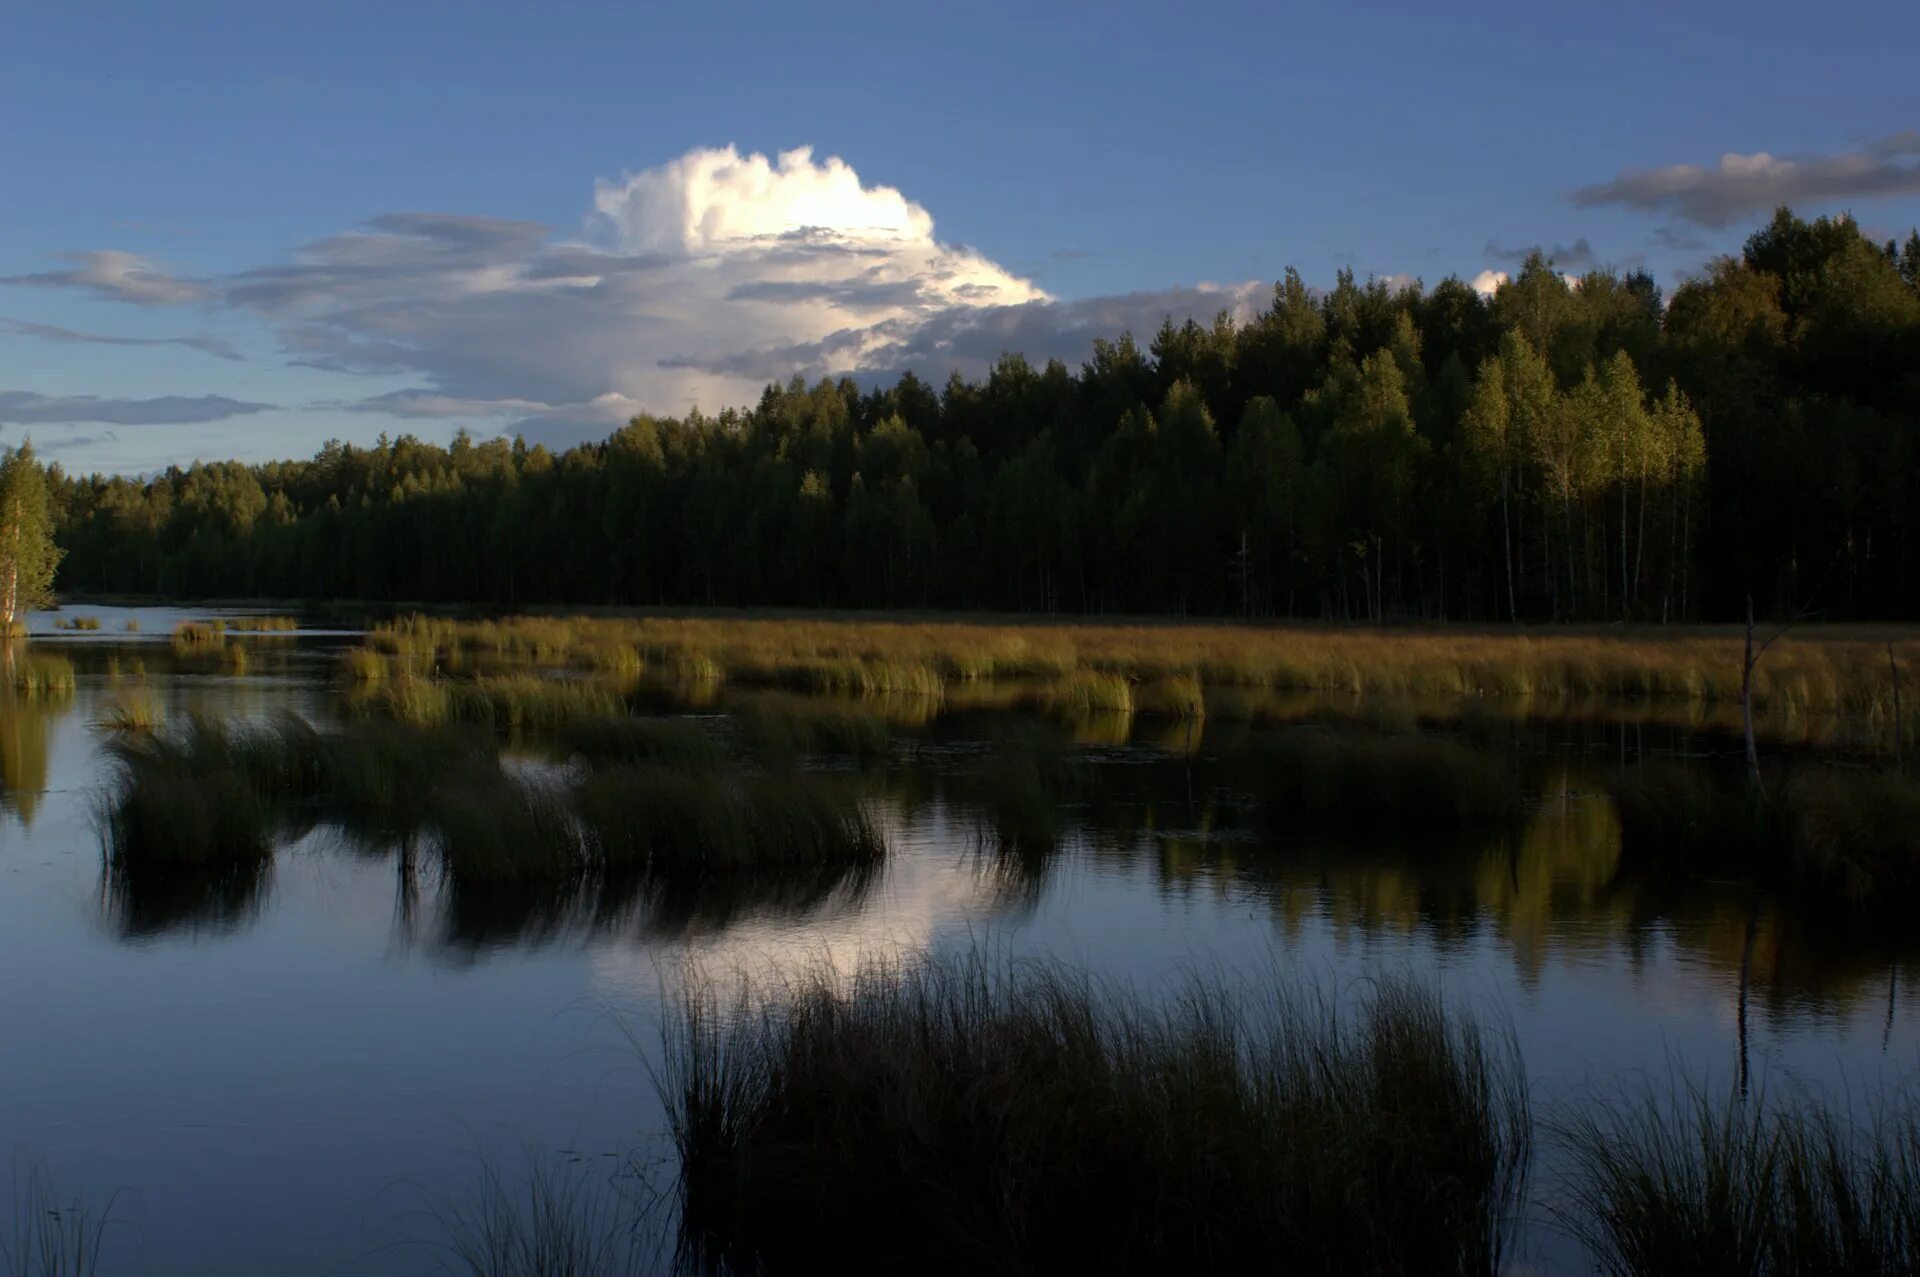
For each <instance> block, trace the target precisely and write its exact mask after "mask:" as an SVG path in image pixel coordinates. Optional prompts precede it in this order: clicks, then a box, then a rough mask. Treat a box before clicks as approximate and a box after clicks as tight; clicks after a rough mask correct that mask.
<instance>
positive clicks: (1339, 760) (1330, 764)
mask: <svg viewBox="0 0 1920 1277" xmlns="http://www.w3.org/2000/svg"><path fill="white" fill-rule="evenodd" d="M1249 765H1250V766H1251V767H1253V768H1255V769H1256V770H1255V771H1254V772H1253V773H1252V779H1251V781H1250V784H1251V786H1252V788H1253V789H1254V791H1255V792H1256V793H1257V794H1259V795H1260V797H1261V798H1262V799H1263V800H1264V802H1265V804H1266V807H1267V811H1268V816H1269V819H1270V820H1271V821H1273V822H1275V823H1277V824H1279V825H1282V826H1286V825H1293V824H1309V825H1321V824H1336V825H1341V826H1346V827H1357V828H1365V829H1376V830H1377V829H1392V828H1410V829H1421V828H1432V827H1434V826H1455V827H1458V826H1462V825H1470V824H1486V823H1494V822H1499V821H1505V820H1512V819H1514V818H1516V817H1517V816H1518V815H1519V813H1520V799H1521V794H1520V789H1519V785H1518V778H1517V777H1516V776H1515V775H1514V773H1513V770H1512V767H1511V764H1510V762H1509V760H1508V759H1507V758H1506V756H1505V755H1504V754H1502V753H1500V752H1497V751H1493V750H1485V749H1475V748H1473V747H1472V746H1470V745H1466V744H1462V743H1461V742H1459V741H1456V740H1453V739H1450V738H1447V737H1440V736H1426V735H1418V734H1413V735H1398V734H1396V735H1375V734H1370V733H1366V732H1358V731H1350V730H1344V729H1323V728H1315V727H1298V728H1286V729H1283V730H1281V731H1278V732H1275V733H1273V734H1272V735H1271V736H1269V737H1267V738H1266V739H1264V740H1261V741H1260V742H1258V743H1257V744H1256V746H1255V747H1254V749H1253V750H1252V751H1251V754H1250V764H1249Z"/></svg>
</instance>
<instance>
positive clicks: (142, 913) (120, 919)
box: [100, 860, 273, 941]
mask: <svg viewBox="0 0 1920 1277" xmlns="http://www.w3.org/2000/svg"><path fill="white" fill-rule="evenodd" d="M272 878H273V862H272V861H270V860H263V861H257V862H253V863H250V864H244V865H235V866H231V867H227V868H223V869H219V870H207V871H195V870H186V869H170V870H168V871H167V872H164V873H155V872H152V871H133V872H130V871H128V870H127V869H124V868H118V869H108V868H103V869H102V870H101V874H100V882H101V910H102V913H103V914H104V916H105V917H106V919H107V921H108V923H109V924H110V925H111V926H112V928H113V930H114V933H115V934H116V935H118V936H119V937H120V938H121V939H123V940H131V941H141V940H149V939H152V938H154V937H156V936H162V935H168V934H186V935H222V934H228V933H231V932H234V931H237V930H239V929H240V928H242V927H244V926H246V925H247V924H248V923H250V922H252V921H253V919H254V917H255V916H256V915H257V914H258V913H259V911H260V907H261V902H262V900H263V899H264V898H265V895H266V892H267V887H268V884H269V883H270V882H271V881H272Z"/></svg>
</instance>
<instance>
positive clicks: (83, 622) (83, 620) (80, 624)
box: [73, 616, 100, 630]
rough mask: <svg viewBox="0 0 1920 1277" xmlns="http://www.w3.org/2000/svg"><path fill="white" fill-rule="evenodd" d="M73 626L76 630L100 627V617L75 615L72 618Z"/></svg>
mask: <svg viewBox="0 0 1920 1277" xmlns="http://www.w3.org/2000/svg"><path fill="white" fill-rule="evenodd" d="M73 628H74V629H76V630H97V629H99V628H100V618H99V617H97V616H76V617H74V618H73Z"/></svg>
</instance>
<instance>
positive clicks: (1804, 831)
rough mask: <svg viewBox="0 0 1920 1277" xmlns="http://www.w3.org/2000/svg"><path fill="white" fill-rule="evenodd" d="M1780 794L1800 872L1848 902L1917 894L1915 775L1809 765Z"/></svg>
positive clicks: (1919, 809)
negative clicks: (1810, 766)
mask: <svg viewBox="0 0 1920 1277" xmlns="http://www.w3.org/2000/svg"><path fill="white" fill-rule="evenodd" d="M1783 788H1784V792H1783V793H1782V795H1781V797H1780V802H1781V805H1782V806H1783V807H1784V808H1785V813H1784V814H1785V819H1786V820H1787V821H1788V822H1789V829H1790V834H1789V836H1790V839H1791V842H1792V846H1793V855H1794V868H1795V870H1796V871H1797V873H1798V876H1799V877H1800V878H1801V879H1802V880H1803V881H1807V882H1811V883H1813V884H1815V885H1817V886H1819V887H1820V888H1821V889H1822V890H1823V891H1825V892H1826V893H1827V894H1830V895H1834V896H1837V897H1838V898H1840V899H1842V900H1845V901H1847V902H1849V903H1851V904H1854V905H1860V904H1865V903H1868V902H1871V901H1874V900H1876V899H1884V900H1886V901H1887V902H1888V903H1893V902H1905V901H1911V900H1913V899H1914V898H1915V897H1916V896H1920V779H1915V778H1912V777H1909V776H1905V775H1902V774H1900V773H1898V772H1895V771H1890V770H1888V771H1877V770H1864V769H1849V768H1840V767H1815V768H1808V769H1806V770H1805V771H1803V772H1800V773H1797V774H1794V775H1791V776H1790V777H1789V778H1788V780H1787V782H1786V784H1785V786H1784V787H1783Z"/></svg>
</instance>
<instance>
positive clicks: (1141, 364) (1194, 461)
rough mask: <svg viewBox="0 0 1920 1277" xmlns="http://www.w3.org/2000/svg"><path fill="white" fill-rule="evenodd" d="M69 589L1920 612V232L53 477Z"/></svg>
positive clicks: (1291, 612) (1274, 306) (1314, 304)
mask: <svg viewBox="0 0 1920 1277" xmlns="http://www.w3.org/2000/svg"><path fill="white" fill-rule="evenodd" d="M52 484H53V497H54V506H55V524H56V526H55V534H56V539H57V541H58V543H59V545H60V547H61V548H62V549H63V550H64V552H65V558H64V560H63V561H62V562H61V564H60V569H59V580H58V585H59V588H60V589H61V590H63V591H67V592H96V593H99V592H109V593H124V594H149V595H151V594H157V595H166V596H172V597H177V598H191V597H200V598H210V597H218V598H243V597H261V598H282V599H286V598H312V599H320V598H338V599H357V600H368V601H381V600H388V601H396V602H398V601H409V602H412V601H420V602H431V601H443V602H461V603H473V604H485V605H493V606H505V607H515V606H533V605H542V604H570V605H603V604H613V605H634V606H643V605H658V604H699V605H791V606H851V607H861V608H938V609H991V610H1003V611H1026V610H1044V611H1062V612H1086V613H1165V614H1207V615H1223V616H1252V617H1284V616H1294V617H1309V618H1321V617H1324V618H1340V619H1371V620H1392V619H1396V618H1432V619H1450V620H1478V621H1508V620H1523V621H1524V620H1588V621H1612V620H1621V619H1626V620H1633V621H1642V622H1660V621H1680V620H1715V619H1728V618H1731V617H1733V616H1735V615H1737V614H1739V613H1740V612H1741V611H1742V610H1743V608H1744V600H1745V598H1746V596H1748V595H1749V594H1751V595H1752V596H1753V598H1754V599H1755V602H1756V605H1757V607H1758V608H1759V609H1760V610H1761V611H1762V612H1772V613H1775V614H1788V613H1792V614H1798V613H1801V612H1804V611H1808V610H1815V611H1818V612H1819V613H1821V614H1822V615H1825V616H1828V617H1830V618H1841V617H1875V618H1893V617H1911V616H1915V615H1920V233H1917V234H1915V235H1913V236H1912V237H1910V238H1909V239H1907V240H1906V242H1905V243H1904V245H1901V244H1898V243H1887V244H1880V243H1876V242H1873V241H1871V240H1869V239H1868V238H1867V237H1866V236H1865V235H1863V233H1862V232H1861V231H1860V229H1859V228H1858V226H1857V224H1856V223H1854V222H1853V221H1852V220H1850V219H1847V218H1844V217H1843V218H1835V219H1825V218H1823V219H1821V220H1818V221H1814V222H1811V223H1809V222H1806V221H1803V220H1800V219H1798V218H1796V217H1794V216H1793V215H1792V214H1791V213H1789V212H1788V211H1786V210H1784V209H1783V210H1781V211H1780V212H1779V213H1778V214H1777V215H1776V216H1775V218H1774V219H1773V221H1772V222H1771V223H1770V224H1768V225H1767V226H1765V227H1764V228H1763V229H1761V230H1759V231H1758V232H1757V233H1755V234H1754V235H1753V236H1752V237H1751V238H1750V239H1749V240H1748V241H1747V242H1746V245H1745V247H1744V250H1743V251H1742V253H1741V254H1740V255H1739V256H1737V257H1731V258H1724V259H1720V260H1717V261H1715V262H1713V263H1712V264H1711V265H1710V266H1709V267H1708V268H1707V269H1706V270H1705V271H1704V272H1703V274H1702V275H1701V276H1700V277H1698V278H1696V279H1692V280H1689V281H1687V282H1685V283H1683V284H1681V285H1680V286H1679V287H1678V288H1676V289H1675V290H1674V291H1673V293H1672V295H1671V296H1670V297H1667V296H1663V294H1662V291H1661V289H1660V288H1659V287H1657V286H1656V284H1655V283H1654V281H1653V280H1652V279H1651V278H1650V277H1649V276H1647V275H1645V274H1642V273H1632V274H1625V275H1621V274H1615V273H1608V272H1597V273H1593V274H1589V275H1586V276H1585V277H1584V278H1582V279H1581V280H1580V281H1579V282H1578V283H1577V285H1576V284H1570V283H1569V282H1568V281H1567V280H1566V279H1565V278H1563V277H1562V276H1561V275H1560V274H1559V273H1557V272H1556V271H1555V270H1554V268H1553V267H1552V265H1551V263H1549V262H1547V261H1545V260H1543V259H1542V258H1540V257H1538V256H1536V257H1534V258H1532V259H1530V260H1529V261H1528V263H1527V265H1526V266H1525V268H1524V269H1523V270H1522V271H1521V272H1520V273H1519V275H1518V276H1517V277H1516V278H1515V279H1514V280H1512V281H1511V282H1510V283H1508V284H1506V285H1505V286H1503V287H1502V288H1501V289H1500V290H1499V291H1498V293H1497V294H1495V295H1494V296H1492V297H1491V298H1483V297H1482V296H1480V295H1479V294H1478V293H1476V292H1475V291H1474V290H1473V289H1472V288H1470V287H1468V286H1467V285H1465V284H1464V283H1462V282H1461V281H1459V280H1458V279H1451V278H1450V279H1448V280H1446V281H1444V282H1442V283H1440V284H1439V285H1438V286H1436V287H1434V288H1433V289H1431V290H1430V291H1429V290H1424V289H1422V288H1420V287H1417V286H1416V287H1409V288H1403V289H1399V290H1394V289H1390V288H1389V287H1387V286H1386V285H1384V284H1382V283H1380V282H1378V281H1374V282H1366V283H1362V282H1359V281H1357V280H1355V279H1354V277H1353V276H1352V275H1351V273H1343V274H1342V275H1341V276H1340V278H1339V281H1338V284H1337V286H1336V287H1334V288H1333V289H1331V290H1330V291H1326V292H1316V291H1314V290H1310V289H1309V288H1308V287H1306V285H1305V284H1303V282H1302V281H1301V279H1300V277H1299V276H1298V275H1297V274H1296V273H1294V272H1291V271H1290V272H1288V274H1287V276H1286V278H1285V279H1284V280H1283V281H1282V282H1280V283H1279V284H1278V285H1277V286H1276V287H1275V289H1274V293H1273V299H1272V303H1271V305H1270V306H1269V307H1268V308H1267V309H1265V310H1264V311H1263V312H1261V313H1260V314H1259V315H1257V316H1256V317H1255V318H1254V319H1253V320H1252V321H1251V322H1248V323H1245V324H1235V323H1234V322H1232V321H1231V320H1230V319H1229V318H1227V317H1225V316H1222V317H1221V318H1220V319H1219V320H1217V321H1216V322H1214V323H1213V324H1212V325H1211V326H1207V325H1202V324H1198V323H1194V322H1191V321H1189V322H1187V323H1185V324H1184V325H1180V326H1175V325H1173V324H1172V323H1168V324H1167V325H1165V326H1164V327H1162V328H1161V330H1160V331H1159V332H1158V333H1157V334H1155V335H1154V336H1153V337H1152V338H1151V340H1150V342H1148V344H1147V345H1146V346H1145V347H1144V348H1143V347H1142V346H1141V345H1140V344H1139V343H1137V342H1136V341H1135V340H1134V339H1133V338H1132V337H1131V336H1129V335H1124V334H1116V335H1115V338H1114V339H1113V340H1111V341H1101V342H1098V343H1096V344H1095V346H1094V349H1093V350H1092V351H1091V352H1090V357H1089V358H1088V359H1087V361H1086V362H1085V363H1084V364H1083V365H1082V366H1081V367H1080V368H1079V369H1078V370H1077V371H1076V370H1074V369H1070V368H1068V367H1066V366H1064V365H1062V364H1061V363H1059V362H1052V363H1049V364H1048V365H1046V366H1045V367H1041V368H1036V367H1034V366H1032V365H1031V364H1030V363H1029V362H1028V361H1027V360H1026V359H1024V358H1022V357H1021V356H1019V355H1017V354H1009V355H1006V356H1005V357H1003V358H1002V359H1001V360H1000V361H999V362H998V363H997V364H996V365H995V366H994V367H993V369H992V370H991V372H990V373H989V374H988V375H987V377H986V378H985V379H984V380H983V381H968V380H964V379H962V378H960V377H958V376H957V375H956V376H955V377H953V378H952V379H950V380H948V381H947V383H946V384H945V385H944V386H935V385H931V384H929V383H928V382H926V381H923V380H921V379H919V378H917V377H915V376H913V375H912V374H911V373H908V374H906V375H903V376H902V377H901V378H900V379H899V380H898V381H897V382H895V383H894V384H892V385H890V386H885V387H882V388H874V389H863V388H862V387H861V386H859V385H857V384H856V383H855V382H853V381H851V380H842V381H839V382H837V383H836V382H828V381H822V382H820V383H819V384H817V385H813V386H808V385H805V384H803V383H802V382H800V381H799V380H796V381H794V382H793V383H792V384H790V385H785V386H780V385H775V386H770V387H768V388H767V390H766V392H765V394H764V395H763V396H762V398H761V400H760V402H759V403H758V404H757V405H756V406H754V407H753V408H751V409H749V410H746V411H737V410H731V409H730V410H728V411H725V412H722V413H721V414H720V415H719V416H717V417H713V416H704V415H701V414H699V413H693V414H690V415H689V416H687V417H686V418H684V419H677V420H676V419H669V418H659V417H641V418H637V419H635V420H634V421H633V422H632V423H630V424H629V425H627V426H625V427H623V428H622V429H620V430H619V431H617V432H616V433H615V434H614V435H613V436H612V437H611V438H609V439H607V440H606V441H604V442H600V443H592V444H586V445H583V446H580V447H576V448H573V449H570V450H568V451H565V452H562V453H558V454H554V453H550V452H548V451H547V450H546V449H544V448H540V447H529V446H527V445H525V444H524V443H522V442H518V441H514V442H509V441H506V440H489V441H486V442H478V441H475V440H473V439H471V438H468V437H465V436H461V437H459V438H457V439H456V440H455V441H454V442H453V443H452V445H451V446H449V447H441V446H438V445H434V444H429V443H423V442H420V441H417V440H414V439H411V438H406V437H403V438H401V439H399V440H396V441H391V442H389V441H385V440H383V441H382V442H381V443H380V444H378V445H377V446H375V447H372V448H358V447H353V446H348V445H344V444H337V443H336V444H329V445H328V446H327V447H326V448H324V449H323V450H322V451H321V452H320V453H319V455H317V456H316V457H314V458H313V459H312V460H308V461H288V462H276V463H272V464H266V465H243V464H240V463H237V462H225V463H202V464H195V465H192V466H190V467H187V468H184V469H182V468H173V469H169V470H167V471H166V472H165V473H161V474H158V475H154V476H152V477H150V478H148V479H144V480H141V479H129V478H113V477H101V476H93V477H88V478H80V477H74V476H68V475H63V474H60V473H58V472H57V471H56V472H55V473H54V474H53V476H52Z"/></svg>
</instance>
